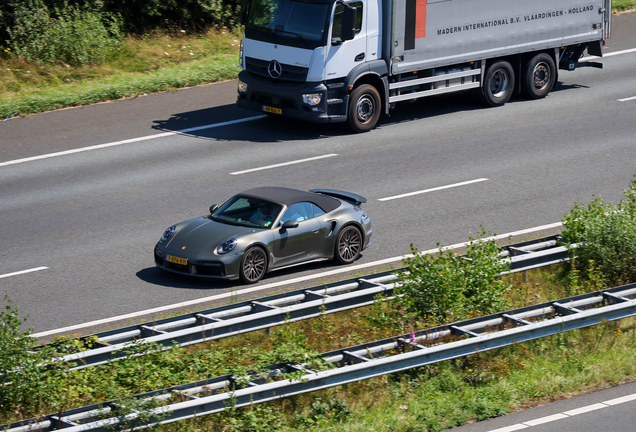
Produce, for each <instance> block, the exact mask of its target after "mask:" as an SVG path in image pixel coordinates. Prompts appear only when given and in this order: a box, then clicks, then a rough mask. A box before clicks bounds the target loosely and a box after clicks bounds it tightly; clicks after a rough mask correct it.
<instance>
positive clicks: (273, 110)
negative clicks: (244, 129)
mask: <svg viewBox="0 0 636 432" xmlns="http://www.w3.org/2000/svg"><path fill="white" fill-rule="evenodd" d="M263 111H265V112H268V113H273V114H282V113H283V110H282V109H280V108H273V107H268V106H265V105H263Z"/></svg>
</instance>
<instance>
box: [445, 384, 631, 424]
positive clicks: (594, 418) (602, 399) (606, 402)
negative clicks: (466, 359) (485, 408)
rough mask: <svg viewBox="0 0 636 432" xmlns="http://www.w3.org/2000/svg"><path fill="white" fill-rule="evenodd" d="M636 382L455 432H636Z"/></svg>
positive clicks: (523, 411) (483, 422) (484, 422)
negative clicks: (635, 423) (635, 425)
mask: <svg viewBox="0 0 636 432" xmlns="http://www.w3.org/2000/svg"><path fill="white" fill-rule="evenodd" d="M634 409H636V382H631V383H628V384H625V385H621V386H616V387H611V388H608V389H604V390H599V391H595V392H590V393H586V394H584V395H581V396H578V397H575V398H571V399H565V400H561V401H557V402H552V403H549V404H546V405H543V406H539V407H535V408H531V409H525V410H522V411H519V412H516V413H513V414H508V415H505V416H502V417H497V418H494V419H491V420H486V421H482V422H477V423H473V424H468V425H464V426H461V427H457V428H454V429H449V430H452V431H453V432H513V431H519V430H523V431H525V432H552V431H556V430H558V431H559V432H588V431H589V432H591V431H610V432H633V431H634V429H635V427H634Z"/></svg>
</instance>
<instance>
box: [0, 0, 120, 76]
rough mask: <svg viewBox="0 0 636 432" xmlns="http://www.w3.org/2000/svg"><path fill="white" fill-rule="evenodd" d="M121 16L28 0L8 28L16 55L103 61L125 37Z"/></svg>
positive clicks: (47, 59) (41, 59)
mask: <svg viewBox="0 0 636 432" xmlns="http://www.w3.org/2000/svg"><path fill="white" fill-rule="evenodd" d="M121 28H122V21H121V18H120V17H119V16H117V15H113V14H106V13H102V12H99V11H98V10H95V9H89V8H87V7H84V8H81V7H79V6H76V5H71V4H68V3H66V2H65V3H64V5H63V7H61V8H57V7H56V8H53V9H50V8H49V7H47V6H46V5H45V3H44V0H26V1H24V2H21V3H19V4H18V5H17V6H16V8H15V24H14V26H13V27H12V28H9V29H7V31H8V33H9V36H10V38H11V40H10V43H11V45H12V46H13V49H14V51H15V53H16V54H18V55H21V56H23V57H25V58H26V59H27V60H30V61H38V62H40V63H44V64H49V63H59V62H63V63H66V64H68V65H70V66H79V65H84V64H101V63H104V62H105V61H106V60H107V59H108V58H109V57H110V56H112V55H113V54H114V53H116V52H117V51H118V50H119V49H120V47H121V41H122V39H123V33H122V30H121Z"/></svg>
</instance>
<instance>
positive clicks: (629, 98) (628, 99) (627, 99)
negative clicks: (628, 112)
mask: <svg viewBox="0 0 636 432" xmlns="http://www.w3.org/2000/svg"><path fill="white" fill-rule="evenodd" d="M634 99H636V96H632V97H628V98H625V99H618V101H619V102H627V101H630V100H634Z"/></svg>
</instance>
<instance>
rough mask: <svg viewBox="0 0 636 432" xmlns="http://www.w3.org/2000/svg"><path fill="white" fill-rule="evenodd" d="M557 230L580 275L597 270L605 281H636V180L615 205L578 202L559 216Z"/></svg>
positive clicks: (623, 282) (619, 282)
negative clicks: (574, 245) (559, 226)
mask: <svg viewBox="0 0 636 432" xmlns="http://www.w3.org/2000/svg"><path fill="white" fill-rule="evenodd" d="M563 226H564V227H565V230H564V231H563V232H562V233H561V236H562V237H563V240H564V241H565V242H566V244H567V245H570V244H574V243H577V244H579V247H577V248H576V249H574V248H573V249H571V254H572V256H573V257H574V256H576V257H575V258H574V263H575V264H574V265H575V268H576V269H577V270H579V272H580V273H581V277H582V278H586V277H588V276H589V275H590V274H594V272H590V271H589V270H590V269H593V270H594V269H598V270H599V271H600V272H601V273H602V275H603V276H604V278H605V280H606V281H607V284H611V285H622V284H625V283H629V282H634V281H636V180H635V181H632V183H631V185H630V187H629V189H627V190H625V199H624V200H622V201H620V202H619V203H618V204H613V203H608V202H603V201H601V200H600V199H599V198H596V199H595V200H594V201H592V202H591V203H590V204H588V205H587V207H585V206H582V205H580V204H578V203H576V204H575V205H574V207H573V208H572V210H571V211H570V214H568V215H565V217H564V218H563Z"/></svg>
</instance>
